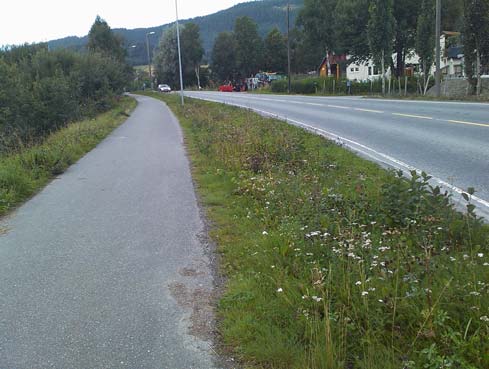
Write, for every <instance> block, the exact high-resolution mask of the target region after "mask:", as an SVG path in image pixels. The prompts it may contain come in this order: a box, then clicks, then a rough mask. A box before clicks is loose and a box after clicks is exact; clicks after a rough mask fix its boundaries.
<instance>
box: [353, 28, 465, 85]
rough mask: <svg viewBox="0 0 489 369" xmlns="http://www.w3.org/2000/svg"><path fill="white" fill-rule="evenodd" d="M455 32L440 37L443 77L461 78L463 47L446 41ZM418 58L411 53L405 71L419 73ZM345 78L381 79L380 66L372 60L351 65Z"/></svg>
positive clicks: (433, 70) (456, 34)
mask: <svg viewBox="0 0 489 369" xmlns="http://www.w3.org/2000/svg"><path fill="white" fill-rule="evenodd" d="M458 35H459V33H457V32H443V34H442V36H441V37H440V46H441V50H442V56H441V58H440V59H441V60H440V67H441V70H442V73H443V75H444V76H445V77H450V78H454V77H463V75H464V71H463V69H464V68H463V47H461V46H449V43H448V39H449V38H450V37H453V36H458ZM392 58H393V60H396V54H395V53H394V54H392ZM419 64H420V62H419V56H418V55H417V54H415V53H411V54H409V55H407V56H406V61H405V65H406V69H407V70H408V71H410V73H413V74H414V73H415V72H419V70H420V68H419ZM434 73H435V66H434V65H433V66H432V68H431V74H433V75H434ZM390 75H391V70H390V66H388V67H387V68H386V77H387V78H388V77H390ZM346 78H347V79H349V80H351V81H355V80H356V81H371V80H375V79H378V78H382V71H381V69H380V66H377V65H375V63H374V62H373V60H368V61H366V62H363V63H351V64H349V65H348V66H347V68H346Z"/></svg>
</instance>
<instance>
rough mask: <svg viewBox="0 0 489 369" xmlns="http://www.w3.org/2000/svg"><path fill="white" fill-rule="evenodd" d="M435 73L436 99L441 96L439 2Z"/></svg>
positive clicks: (438, 1)
mask: <svg viewBox="0 0 489 369" xmlns="http://www.w3.org/2000/svg"><path fill="white" fill-rule="evenodd" d="M435 33H436V36H435V37H436V52H435V54H436V56H435V57H436V71H435V91H436V97H440V96H441V69H440V59H441V48H440V37H441V0H436V32H435Z"/></svg>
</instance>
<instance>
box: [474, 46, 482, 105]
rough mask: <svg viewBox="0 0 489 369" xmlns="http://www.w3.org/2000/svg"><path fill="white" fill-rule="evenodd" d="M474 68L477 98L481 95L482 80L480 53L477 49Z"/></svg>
mask: <svg viewBox="0 0 489 369" xmlns="http://www.w3.org/2000/svg"><path fill="white" fill-rule="evenodd" d="M475 58H476V59H475V67H476V72H477V96H480V95H481V87H482V79H481V52H480V50H479V48H477V51H476V57H475Z"/></svg>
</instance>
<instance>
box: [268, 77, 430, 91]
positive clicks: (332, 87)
mask: <svg viewBox="0 0 489 369" xmlns="http://www.w3.org/2000/svg"><path fill="white" fill-rule="evenodd" d="M346 82H347V81H346V79H340V80H339V81H338V80H336V79H335V78H318V77H315V78H304V79H297V80H293V81H292V83H291V90H292V91H291V92H292V93H295V94H315V93H320V94H326V95H332V94H346V93H347V86H346ZM388 84H389V81H388V80H386V90H387V89H388V87H387V86H388ZM431 84H433V82H431ZM287 88H288V84H287V81H285V80H280V81H273V82H272V85H271V90H272V92H275V93H285V92H287ZM418 90H419V87H418V80H417V79H416V78H414V77H411V78H408V80H407V93H408V94H417V93H418ZM401 92H402V94H403V95H404V93H405V79H404V78H401ZM351 93H352V94H353V95H361V94H362V95H365V94H370V93H372V94H380V93H382V80H380V79H377V80H375V81H367V82H360V81H352V82H351ZM398 94H399V82H398V80H396V79H392V80H391V95H398Z"/></svg>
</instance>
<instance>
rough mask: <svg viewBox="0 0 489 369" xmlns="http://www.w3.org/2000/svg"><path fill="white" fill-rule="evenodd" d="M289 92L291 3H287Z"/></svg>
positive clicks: (288, 85) (288, 79) (288, 84)
mask: <svg viewBox="0 0 489 369" xmlns="http://www.w3.org/2000/svg"><path fill="white" fill-rule="evenodd" d="M287 76H288V78H287V81H288V83H287V91H288V92H289V94H290V3H287Z"/></svg>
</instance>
